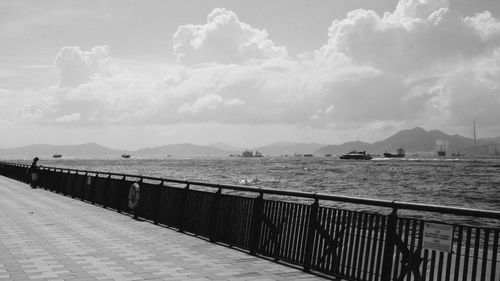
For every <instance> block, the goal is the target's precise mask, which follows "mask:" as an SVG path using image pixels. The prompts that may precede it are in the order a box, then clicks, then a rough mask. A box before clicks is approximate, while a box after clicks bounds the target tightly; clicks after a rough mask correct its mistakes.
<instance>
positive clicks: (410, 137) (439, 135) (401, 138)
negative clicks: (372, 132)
mask: <svg viewBox="0 0 500 281" xmlns="http://www.w3.org/2000/svg"><path fill="white" fill-rule="evenodd" d="M438 143H443V147H440V145H439V144H438ZM489 143H491V141H485V140H478V141H477V144H478V145H487V144H489ZM473 145H474V140H473V139H471V138H466V137H462V136H459V135H448V134H445V133H443V132H441V131H438V130H433V131H428V132H427V131H425V130H424V129H422V128H420V127H417V128H414V129H409V130H402V131H399V132H397V133H396V134H394V135H393V136H390V137H388V138H386V139H384V140H381V141H378V142H375V143H372V144H370V143H363V142H348V143H344V144H341V145H328V146H325V147H322V148H320V149H318V150H317V151H316V153H318V154H326V153H330V154H336V155H339V154H343V153H346V152H349V151H351V150H365V151H367V152H368V153H371V154H380V153H383V152H386V151H387V152H396V150H397V149H398V148H403V149H405V150H406V152H407V153H419V152H420V153H422V152H426V153H432V152H435V151H437V150H438V149H441V148H442V149H444V150H446V151H447V152H448V153H449V154H451V153H456V152H459V151H460V150H463V149H467V148H469V147H472V146H473Z"/></svg>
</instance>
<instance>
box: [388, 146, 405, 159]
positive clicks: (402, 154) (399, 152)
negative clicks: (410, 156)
mask: <svg viewBox="0 0 500 281" xmlns="http://www.w3.org/2000/svg"><path fill="white" fill-rule="evenodd" d="M384 157H386V158H402V157H405V150H404V149H402V148H400V149H398V150H397V153H396V154H392V153H388V152H386V153H384Z"/></svg>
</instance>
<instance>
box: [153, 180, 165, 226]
mask: <svg viewBox="0 0 500 281" xmlns="http://www.w3.org/2000/svg"><path fill="white" fill-rule="evenodd" d="M163 183H164V181H161V183H160V184H159V185H158V186H157V187H155V189H154V191H153V192H154V198H155V200H154V202H153V204H154V205H153V210H154V211H153V212H154V213H153V222H154V224H158V221H159V220H160V202H161V197H162V191H163Z"/></svg>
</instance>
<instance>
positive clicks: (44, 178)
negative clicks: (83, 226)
mask: <svg viewBox="0 0 500 281" xmlns="http://www.w3.org/2000/svg"><path fill="white" fill-rule="evenodd" d="M37 173H38V182H37V184H38V185H39V186H40V187H42V188H44V189H46V190H50V191H53V192H57V193H60V194H63V195H65V196H71V197H73V198H78V199H80V200H82V201H87V202H89V203H91V204H95V205H100V206H102V207H104V208H111V209H115V210H116V211H118V212H124V213H128V214H131V215H134V216H135V217H141V218H144V219H147V220H151V221H152V222H154V223H155V224H163V225H167V226H171V227H174V228H177V229H178V230H179V231H186V232H190V233H194V234H197V235H199V236H202V237H206V238H207V239H209V240H210V241H212V242H221V243H224V244H229V245H232V246H236V247H240V248H242V249H246V250H248V251H249V252H250V253H251V254H258V255H263V256H267V257H272V258H274V259H276V260H282V261H285V262H288V263H291V264H296V265H299V266H301V267H302V268H303V270H304V271H315V272H321V273H323V274H326V275H330V276H335V277H339V278H343V279H346V280H381V281H389V280H398V281H399V280H436V281H437V280H453V281H469V280H478V281H479V280H481V281H483V280H488V281H498V280H500V270H499V268H500V257H499V255H500V254H499V252H500V251H499V236H500V229H499V227H498V226H499V225H500V224H499V221H500V212H499V211H496V210H477V209H468V208H460V207H447V206H438V205H429V204H417V203H410V202H399V201H390V200H380V199H369V198H358V197H350V196H342V195H332V194H325V193H311V192H302V191H289V190H282V189H273V188H265V187H248V186H239V185H227V184H214V183H208V182H200V181H191V180H179V179H170V178H161V177H152V176H146V175H134V174H124V173H114V172H103V171H91V170H79V169H71V168H61V167H45V166H41V167H39V169H38V171H37ZM0 174H1V175H3V176H6V177H10V178H13V179H16V180H19V181H22V182H30V179H31V178H30V175H29V174H28V165H25V164H19V163H11V162H0ZM134 182H138V183H139V184H140V186H141V189H140V194H141V196H140V202H139V206H138V207H137V208H136V209H134V210H130V209H128V207H127V203H128V200H127V199H128V193H129V189H130V186H131V184H132V183H134ZM199 187H201V189H200V188H199ZM223 191H238V192H223ZM239 192H242V193H239ZM247 193H248V194H247ZM281 196H285V197H294V198H300V199H304V200H298V202H296V201H297V200H283V198H281ZM320 202H322V203H324V204H320ZM327 202H340V203H349V204H356V205H365V206H371V207H377V208H382V209H381V211H379V212H364V211H359V210H349V209H347V207H343V208H340V207H339V206H336V205H333V206H330V205H329V204H326V203H327ZM384 208H386V209H389V210H390V213H388V212H386V211H384V212H382V210H383V209H384ZM400 210H410V211H413V212H417V213H419V214H420V213H422V212H430V213H438V214H446V215H454V216H461V217H462V216H463V217H472V218H474V221H475V220H476V218H481V219H488V220H493V221H494V223H493V224H484V225H480V224H475V225H467V224H465V223H460V222H456V221H453V222H449V221H436V219H432V220H431V219H422V217H423V216H422V215H420V216H419V218H415V217H404V216H402V215H400V214H398V211H400ZM469 220H470V219H469ZM436 231H437V234H436ZM436 235H437V236H436Z"/></svg>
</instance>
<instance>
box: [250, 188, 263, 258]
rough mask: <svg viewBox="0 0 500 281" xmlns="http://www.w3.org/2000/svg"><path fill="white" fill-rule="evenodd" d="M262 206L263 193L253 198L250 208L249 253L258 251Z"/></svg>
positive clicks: (253, 253)
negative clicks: (251, 208) (251, 207)
mask: <svg viewBox="0 0 500 281" xmlns="http://www.w3.org/2000/svg"><path fill="white" fill-rule="evenodd" d="M263 208H264V193H263V192H262V191H261V192H260V194H259V196H258V197H257V198H255V199H254V203H253V210H252V224H251V226H250V227H251V228H250V254H252V255H255V254H256V253H257V252H258V251H259V239H260V231H261V227H262V210H263Z"/></svg>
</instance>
